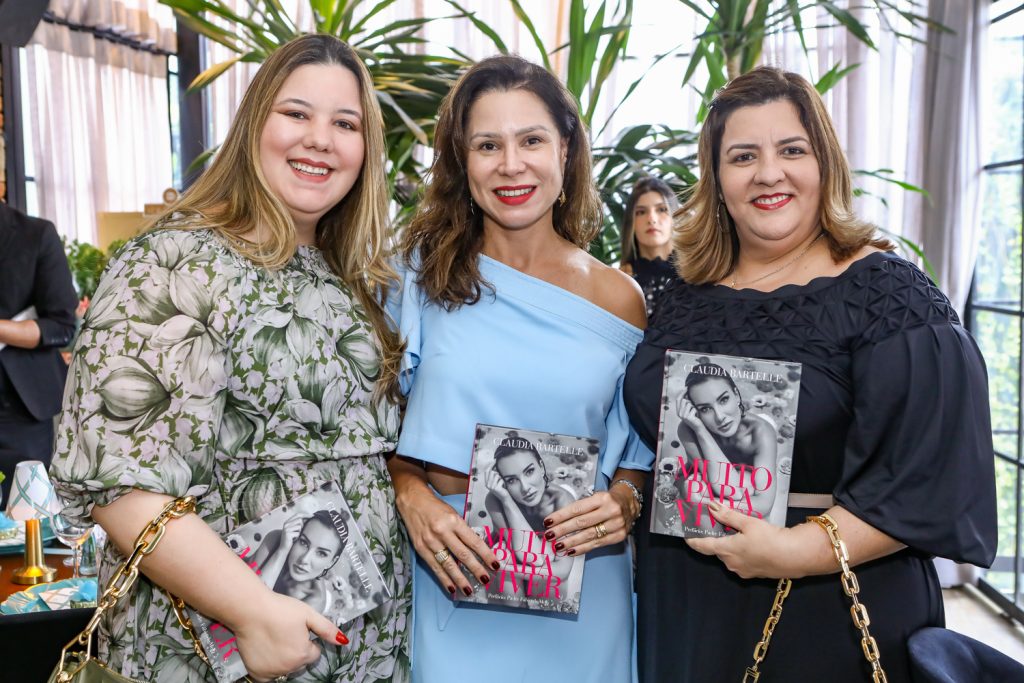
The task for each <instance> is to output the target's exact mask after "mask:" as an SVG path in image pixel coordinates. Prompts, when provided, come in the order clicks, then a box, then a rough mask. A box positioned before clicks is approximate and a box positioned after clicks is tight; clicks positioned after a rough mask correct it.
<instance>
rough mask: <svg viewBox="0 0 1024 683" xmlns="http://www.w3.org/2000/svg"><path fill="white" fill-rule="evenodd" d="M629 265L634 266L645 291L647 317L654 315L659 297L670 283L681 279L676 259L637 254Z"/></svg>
mask: <svg viewBox="0 0 1024 683" xmlns="http://www.w3.org/2000/svg"><path fill="white" fill-rule="evenodd" d="M629 265H630V266H632V268H633V278H634V279H635V280H636V282H637V284H638V285H640V289H642V290H643V292H644V304H645V305H646V306H647V319H648V320H651V319H652V318H653V317H654V309H655V306H656V305H657V303H658V298H659V297H661V294H662V292H664V291H665V288H666V287H668V286H669V285H670V284H672V283H673V282H675V281H676V280H678V279H679V275H678V274H677V273H676V264H675V261H674V260H673V259H671V258H669V259H668V260H666V259H663V258H653V259H646V258H644V257H643V256H640V255H637V256H636V257H635V258H634V259H633V260H632V261H630V262H629Z"/></svg>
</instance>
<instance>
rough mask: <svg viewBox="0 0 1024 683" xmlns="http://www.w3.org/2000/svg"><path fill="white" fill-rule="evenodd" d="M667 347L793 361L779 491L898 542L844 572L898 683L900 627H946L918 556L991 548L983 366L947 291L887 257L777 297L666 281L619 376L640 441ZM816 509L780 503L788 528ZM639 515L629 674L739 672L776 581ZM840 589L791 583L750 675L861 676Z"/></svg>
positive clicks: (855, 637)
mask: <svg viewBox="0 0 1024 683" xmlns="http://www.w3.org/2000/svg"><path fill="white" fill-rule="evenodd" d="M670 348H674V349H679V350H685V351H696V352H707V353H722V354H729V355H735V356H748V357H755V358H764V359H772V360H787V361H796V362H800V363H803V375H802V379H801V384H800V400H799V413H798V417H797V432H796V443H795V448H794V464H793V473H792V480H791V490H792V491H794V492H800V493H831V494H833V495H834V496H835V498H836V500H837V503H838V504H839V505H841V506H842V507H844V508H845V509H846V510H849V511H850V512H852V513H853V514H855V515H856V516H857V517H859V518H860V519H862V520H864V521H865V522H867V523H868V524H870V525H872V526H873V527H875V528H877V529H880V530H882V531H883V532H885V533H887V534H889V535H890V536H892V537H893V538H895V539H897V540H899V541H901V542H902V543H904V544H906V545H907V546H908V547H907V549H905V550H902V551H900V552H897V553H895V554H892V555H889V556H887V557H884V558H881V559H879V560H875V561H873V562H870V563H866V564H863V565H861V566H859V567H857V568H856V569H855V571H856V573H857V576H858V579H859V580H860V586H861V593H860V596H861V598H862V601H863V602H864V603H865V605H866V606H867V608H868V611H869V614H870V617H871V625H870V628H871V633H872V635H873V636H874V637H875V638H876V640H877V641H878V645H879V649H880V652H881V661H882V665H883V666H884V668H885V670H886V673H887V674H888V679H889V681H890V682H891V683H899V682H901V681H908V680H909V672H908V668H907V655H906V641H907V638H908V637H909V635H910V634H911V633H912V632H913V631H915V630H916V629H918V628H921V627H922V626H935V625H938V626H941V625H943V623H944V615H943V607H942V593H941V591H940V589H939V583H938V580H937V578H936V575H935V571H934V569H933V567H932V563H931V562H930V558H931V556H933V555H939V556H942V557H948V558H951V559H954V560H957V561H964V562H971V563H974V564H978V565H982V566H988V565H990V564H991V562H992V560H993V558H994V556H995V548H996V512H995V483H994V473H993V470H994V462H993V451H992V437H991V428H990V423H989V408H988V388H987V381H986V374H985V365H984V361H983V360H982V357H981V354H980V353H979V351H978V348H977V346H976V345H975V343H974V340H973V339H972V338H971V336H970V335H969V334H968V333H967V332H966V331H965V330H964V328H963V327H961V325H960V322H959V320H958V319H957V316H956V313H955V312H954V310H953V308H952V307H951V305H950V303H949V301H948V300H947V299H946V297H945V296H944V295H943V294H942V292H940V291H939V290H938V288H936V286H935V285H934V284H933V283H932V282H931V281H930V280H929V279H928V278H927V277H926V276H925V275H924V274H923V273H922V272H921V271H920V270H918V269H917V268H916V267H915V266H913V265H911V264H910V263H908V262H907V261H904V260H903V259H901V258H899V257H897V256H894V255H892V254H888V253H875V254H871V255H869V256H867V257H865V258H863V259H861V260H859V261H856V262H855V263H853V264H852V265H851V266H850V267H849V268H848V269H847V270H846V271H845V272H844V273H842V274H841V275H839V276H837V277H824V278H817V279H815V280H813V281H811V282H810V283H808V284H807V285H802V286H796V285H787V286H784V287H781V288H779V289H777V290H775V291H773V292H758V291H755V290H740V291H734V290H732V289H729V288H727V287H723V286H712V285H704V286H691V285H686V284H684V283H681V282H680V283H677V284H674V285H672V286H670V287H669V289H667V290H666V292H665V293H664V295H663V296H662V297H661V298H660V300H659V302H658V311H657V314H656V316H655V318H654V320H653V321H652V322H651V324H650V326H649V327H648V329H647V333H646V336H645V338H644V341H643V343H642V344H641V345H640V347H639V348H638V349H637V352H636V355H635V356H634V357H633V360H632V362H631V363H630V364H629V368H628V370H627V374H626V379H625V398H626V405H627V408H628V410H629V414H630V417H631V420H632V422H633V425H634V426H635V427H636V429H637V431H638V432H639V434H640V436H641V438H642V439H643V440H644V442H645V443H646V444H647V445H648V446H649V447H651V448H652V449H654V448H655V447H656V445H657V444H656V443H655V442H656V440H657V434H658V423H657V420H658V415H659V404H660V400H661V398H660V395H661V378H662V361H663V357H664V352H665V350H666V349H670ZM648 489H650V484H649V485H648ZM647 494H648V495H647V500H651V495H650V494H651V492H650V490H648V492H647ZM814 512H818V511H808V510H797V509H790V511H789V517H788V520H787V525H790V526H792V525H794V524H797V523H800V522H802V521H803V520H804V517H805V516H806V515H808V514H813V513H814ZM649 526H650V507H649V506H647V507H646V508H645V510H644V513H643V517H642V519H641V520H640V521H639V522H638V523H637V527H636V528H637V552H638V576H637V592H638V601H639V603H638V620H639V624H638V632H637V639H638V644H639V666H640V677H641V680H642V681H644V682H645V683H663V682H665V681H672V682H677V681H678V682H681V683H687V682H692V683H718V682H721V681H724V682H726V683H731V682H738V681H740V680H741V679H742V677H743V672H744V669H745V667H747V666H749V665H750V663H751V661H752V653H753V650H754V645H755V643H756V642H757V641H758V639H759V638H760V636H761V630H762V627H763V626H764V621H765V617H766V616H767V615H768V611H769V609H770V607H771V605H772V600H773V598H774V594H775V586H776V583H777V582H776V581H775V580H745V579H741V578H739V577H738V576H736V575H735V574H733V573H731V572H729V571H728V570H727V569H726V568H725V566H724V565H723V564H722V563H721V561H720V560H718V558H716V557H706V556H704V555H700V554H698V553H697V552H695V551H693V550H690V548H689V547H688V546H686V545H685V543H683V541H682V540H681V539H678V538H674V537H670V536H662V535H657V534H651V533H649V531H648V529H649ZM840 531H842V530H840ZM822 533H824V532H822ZM848 600H849V599H848V598H847V597H846V595H845V594H844V593H843V592H842V588H841V586H840V582H839V575H838V574H831V575H826V576H820V577H811V578H805V579H799V580H796V581H794V583H793V590H792V592H791V593H790V596H789V598H788V600H787V601H786V603H785V607H784V608H783V614H782V619H781V621H780V622H779V625H778V627H777V629H776V631H775V635H774V638H773V640H772V642H771V646H770V648H769V650H768V654H767V657H766V658H765V661H764V662H763V663H762V665H761V671H762V673H763V675H762V678H761V680H762V681H764V682H765V683H782V682H785V683H791V682H794V681H800V682H802V681H814V682H817V681H827V682H828V683H845V682H846V681H849V682H850V683H854V682H856V683H861V682H863V681H867V680H870V669H869V667H868V665H867V663H866V662H865V660H864V656H863V653H862V651H861V647H860V636H859V631H857V630H855V629H854V627H853V625H852V623H851V619H850V611H849V602H848Z"/></svg>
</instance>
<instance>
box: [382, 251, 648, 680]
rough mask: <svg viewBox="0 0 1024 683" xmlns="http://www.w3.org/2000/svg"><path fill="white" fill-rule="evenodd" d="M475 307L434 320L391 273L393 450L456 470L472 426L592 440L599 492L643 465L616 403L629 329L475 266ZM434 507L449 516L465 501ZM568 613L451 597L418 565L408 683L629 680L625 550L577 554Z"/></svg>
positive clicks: (409, 283)
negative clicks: (397, 381)
mask: <svg viewBox="0 0 1024 683" xmlns="http://www.w3.org/2000/svg"><path fill="white" fill-rule="evenodd" d="M479 268H480V273H481V275H482V276H483V279H484V280H485V281H486V282H488V283H490V285H492V286H493V289H490V288H486V287H485V288H484V291H483V295H482V297H481V299H480V301H479V302H478V303H476V304H473V305H467V306H462V307H460V308H458V309H457V310H454V311H451V312H446V311H444V310H443V309H442V308H441V307H440V306H437V305H435V304H431V303H429V302H427V301H426V298H425V296H424V294H423V293H422V291H421V290H420V288H419V287H418V286H417V284H416V274H415V272H412V271H406V272H404V273H403V274H402V289H401V290H400V291H399V292H397V293H395V295H394V296H392V297H391V300H390V312H391V314H392V316H393V317H394V319H395V320H396V322H397V323H398V325H399V328H400V331H401V334H402V336H403V338H404V339H405V342H406V344H407V348H406V354H405V358H404V362H403V367H402V389H403V391H404V392H405V393H406V394H407V396H408V401H409V402H408V407H407V409H406V413H405V419H404V422H403V425H402V432H401V436H400V439H399V443H398V453H399V454H401V455H403V456H406V457H409V458H414V459H417V460H424V461H427V462H431V463H436V464H438V465H441V466H443V467H448V468H451V469H453V470H458V471H459V472H468V471H469V465H470V457H471V451H472V447H473V438H474V433H475V426H476V424H477V423H478V422H479V423H486V424H495V425H501V426H508V427H520V428H524V429H533V430H541V431H548V432H557V433H561V434H572V435H576V436H586V437H592V438H595V439H598V440H599V441H600V442H601V461H600V465H601V467H600V472H601V473H600V476H598V484H597V488H598V489H606V488H607V486H608V483H609V481H610V478H611V476H612V475H613V474H614V472H615V470H616V469H617V468H618V467H626V468H631V469H644V470H646V469H650V466H651V463H652V462H653V459H654V457H653V455H652V454H651V452H650V450H649V449H647V447H646V446H644V445H643V444H642V443H641V442H640V441H639V439H638V438H637V436H636V433H635V432H634V431H633V430H632V428H631V427H630V425H629V420H628V418H627V416H626V412H625V408H624V406H623V403H622V380H623V375H624V372H625V369H626V364H627V363H628V361H629V359H630V358H631V357H632V355H633V351H634V349H635V348H636V345H637V344H638V343H639V341H640V339H641V337H642V333H641V331H640V330H639V329H637V328H636V327H633V326H632V325H630V324H629V323H627V322H625V321H623V320H622V319H620V318H618V317H616V316H615V315H613V314H611V313H609V312H608V311H605V310H604V309H602V308H600V307H598V306H596V305H594V304H592V303H590V302H589V301H587V300H586V299H583V298H581V297H579V296H576V295H574V294H571V293H570V292H568V291H566V290H564V289H561V288H559V287H555V286H553V285H551V284H549V283H547V282H544V281H543V280H539V279H537V278H533V277H530V276H528V275H525V274H523V273H520V272H519V271H517V270H515V269H513V268H511V267H509V266H506V265H504V264H503V263H501V262H499V261H496V260H494V259H492V258H489V257H487V256H483V255H481V256H480V257H479ZM444 500H445V501H446V502H448V503H449V504H451V505H452V507H454V508H455V509H456V511H458V512H459V513H460V514H461V513H462V510H463V505H464V502H465V496H464V495H455V496H446V497H444ZM586 558H587V563H586V569H585V571H584V576H583V592H582V597H581V604H580V610H579V614H577V615H564V614H554V613H546V612H530V611H526V610H520V609H511V608H502V607H494V606H489V605H477V604H471V603H465V602H456V601H453V600H452V598H451V597H449V594H448V592H447V590H445V588H443V587H442V586H441V585H440V584H439V583H438V582H437V580H436V578H435V577H434V575H433V573H432V572H431V571H430V569H429V568H428V567H426V566H424V565H422V564H420V563H417V565H416V568H415V571H414V579H413V602H414V607H413V655H412V656H413V681H414V682H416V683H435V682H438V683H451V681H453V680H461V679H462V677H463V676H464V675H466V674H472V675H473V676H474V677H477V676H478V677H480V678H481V680H487V681H489V682H491V683H502V682H509V683H512V682H515V683H519V682H520V681H531V682H536V681H558V680H576V681H601V682H602V683H628V682H629V681H632V680H633V666H632V647H633V641H634V636H633V633H634V627H633V607H632V567H631V557H630V553H629V550H628V548H627V547H626V546H625V544H623V543H620V544H617V545H615V546H608V547H605V548H601V549H599V550H597V551H594V552H592V553H588V554H587V555H586Z"/></svg>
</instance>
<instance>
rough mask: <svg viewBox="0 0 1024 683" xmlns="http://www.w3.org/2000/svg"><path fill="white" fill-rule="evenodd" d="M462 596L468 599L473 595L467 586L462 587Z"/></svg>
mask: <svg viewBox="0 0 1024 683" xmlns="http://www.w3.org/2000/svg"><path fill="white" fill-rule="evenodd" d="M462 594H463V595H465V596H466V597H467V598H468V597H469V596H470V595H472V594H473V589H472V588H469V587H468V586H463V587H462Z"/></svg>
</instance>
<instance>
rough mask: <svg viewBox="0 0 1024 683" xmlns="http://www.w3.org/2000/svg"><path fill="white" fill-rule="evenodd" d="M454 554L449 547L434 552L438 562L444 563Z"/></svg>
mask: <svg viewBox="0 0 1024 683" xmlns="http://www.w3.org/2000/svg"><path fill="white" fill-rule="evenodd" d="M451 556H452V554H451V553H450V552H448V548H441V549H440V550H438V551H437V552H436V553H434V559H435V560H437V563H438V564H444V563H445V562H447V561H448V560H449V558H451Z"/></svg>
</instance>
